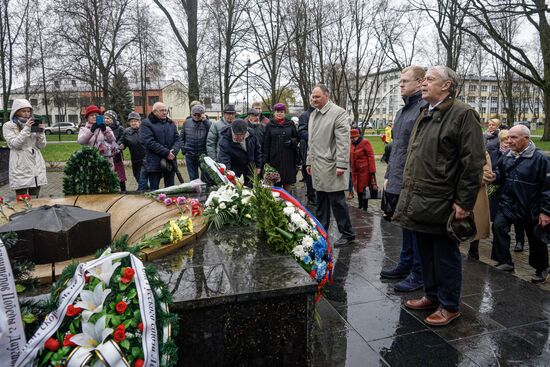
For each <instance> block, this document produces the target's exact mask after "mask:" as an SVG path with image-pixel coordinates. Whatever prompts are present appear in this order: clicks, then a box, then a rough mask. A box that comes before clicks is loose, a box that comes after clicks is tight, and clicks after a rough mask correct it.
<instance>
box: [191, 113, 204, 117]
mask: <svg viewBox="0 0 550 367" xmlns="http://www.w3.org/2000/svg"><path fill="white" fill-rule="evenodd" d="M193 116H195V117H201V116H202V113H194V114H193Z"/></svg>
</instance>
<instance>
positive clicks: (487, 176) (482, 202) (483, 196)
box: [473, 152, 493, 240]
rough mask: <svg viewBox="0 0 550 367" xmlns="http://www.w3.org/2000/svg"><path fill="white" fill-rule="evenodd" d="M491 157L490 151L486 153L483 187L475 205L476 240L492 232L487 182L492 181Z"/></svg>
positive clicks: (486, 236)
mask: <svg viewBox="0 0 550 367" xmlns="http://www.w3.org/2000/svg"><path fill="white" fill-rule="evenodd" d="M492 174H493V171H492V170H491V158H490V157H489V153H487V152H486V153H485V165H484V166H483V181H482V182H481V189H480V190H479V192H478V193H477V199H476V204H475V206H474V209H473V212H474V220H475V222H476V229H477V236H476V238H475V239H476V240H483V239H485V238H488V237H489V235H490V234H491V221H490V219H491V218H490V214H489V198H488V196H487V184H489V182H491V176H492Z"/></svg>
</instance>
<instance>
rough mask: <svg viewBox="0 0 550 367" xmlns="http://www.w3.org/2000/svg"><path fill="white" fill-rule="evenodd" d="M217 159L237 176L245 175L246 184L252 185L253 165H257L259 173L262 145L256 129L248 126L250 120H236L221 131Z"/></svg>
mask: <svg viewBox="0 0 550 367" xmlns="http://www.w3.org/2000/svg"><path fill="white" fill-rule="evenodd" d="M217 161H218V162H219V163H223V164H225V166H226V167H227V169H230V170H232V171H233V172H235V177H240V176H241V175H244V183H245V185H246V186H251V180H250V178H251V176H252V174H253V171H252V169H251V167H252V166H254V167H256V172H257V173H258V174H259V173H260V169H261V165H262V161H261V156H260V145H259V144H258V141H257V139H256V137H255V136H254V130H252V129H251V128H250V127H248V122H246V121H245V120H235V122H233V123H232V124H231V125H230V126H229V127H226V128H225V129H223V130H222V131H221V132H220V143H219V145H218V157H217Z"/></svg>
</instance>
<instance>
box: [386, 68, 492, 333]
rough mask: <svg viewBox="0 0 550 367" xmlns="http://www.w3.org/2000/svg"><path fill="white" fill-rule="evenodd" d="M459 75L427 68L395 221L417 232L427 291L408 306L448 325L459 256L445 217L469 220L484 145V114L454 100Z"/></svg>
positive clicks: (458, 281) (454, 310)
mask: <svg viewBox="0 0 550 367" xmlns="http://www.w3.org/2000/svg"><path fill="white" fill-rule="evenodd" d="M458 83H459V78H458V75H457V74H456V72H454V71H453V70H451V69H450V68H448V67H446V66H434V67H432V68H430V69H428V71H427V73H426V78H425V79H424V82H423V83H422V98H423V99H424V100H425V101H426V102H428V104H429V105H428V106H427V107H425V108H424V109H423V110H422V112H421V113H420V116H419V117H418V119H417V120H416V123H415V125H414V128H413V131H412V132H411V138H410V141H409V147H408V152H407V154H408V156H407V161H406V163H405V168H404V171H403V188H402V190H401V194H400V196H399V202H398V204H397V209H396V211H395V215H394V217H393V219H394V221H395V222H397V223H398V224H400V225H401V226H402V227H404V228H406V229H409V230H412V231H415V232H416V240H417V244H418V252H419V254H420V262H421V265H422V277H423V279H424V292H425V296H424V297H422V298H420V299H411V300H408V301H406V302H405V306H406V307H408V308H411V309H430V308H437V310H436V311H435V312H434V313H432V314H431V315H429V316H428V317H426V319H425V320H424V322H425V323H427V324H429V325H433V326H443V325H447V324H449V323H450V322H451V321H453V320H454V319H456V318H457V317H459V316H460V311H459V306H460V289H461V285H462V264H461V261H462V258H461V255H460V251H459V248H458V245H459V244H458V243H457V242H456V241H455V240H453V239H452V238H451V237H450V236H449V235H448V234H447V230H446V227H447V226H446V224H447V220H448V218H450V217H451V215H452V216H453V217H454V218H453V220H456V221H460V220H463V219H466V218H467V217H468V216H469V215H470V212H471V210H472V209H473V208H474V204H475V201H476V198H477V194H478V192H479V189H480V187H481V177H482V169H483V165H484V164H485V149H484V145H483V135H482V133H481V125H480V121H479V115H478V114H477V112H475V110H474V109H472V108H471V107H470V106H469V105H467V104H465V103H463V102H461V101H459V100H457V99H455V95H456V90H457V87H458Z"/></svg>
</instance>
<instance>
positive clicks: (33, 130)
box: [31, 119, 44, 133]
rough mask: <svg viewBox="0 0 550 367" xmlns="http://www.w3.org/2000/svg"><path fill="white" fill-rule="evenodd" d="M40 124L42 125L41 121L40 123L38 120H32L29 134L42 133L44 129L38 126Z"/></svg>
mask: <svg viewBox="0 0 550 367" xmlns="http://www.w3.org/2000/svg"><path fill="white" fill-rule="evenodd" d="M41 123H42V121H40V120H37V119H35V120H33V122H32V125H31V133H41V132H44V129H43V128H41V127H39V126H38V125H40V124H41Z"/></svg>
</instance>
